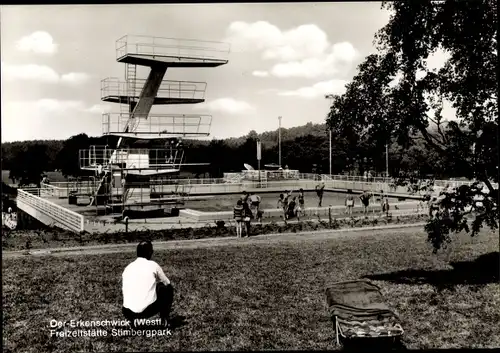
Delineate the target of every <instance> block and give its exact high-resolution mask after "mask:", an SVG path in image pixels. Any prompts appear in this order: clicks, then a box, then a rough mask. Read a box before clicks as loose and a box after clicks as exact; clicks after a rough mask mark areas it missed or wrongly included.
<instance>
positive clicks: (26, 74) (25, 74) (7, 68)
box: [2, 62, 59, 83]
mask: <svg viewBox="0 0 500 353" xmlns="http://www.w3.org/2000/svg"><path fill="white" fill-rule="evenodd" d="M2 77H3V78H5V79H6V80H12V81H14V80H34V81H40V82H47V83H57V82H59V74H58V73H57V72H55V71H54V70H53V69H52V68H50V67H48V66H43V65H35V64H28V65H8V64H5V63H4V62H2Z"/></svg>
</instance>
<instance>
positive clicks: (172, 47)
mask: <svg viewBox="0 0 500 353" xmlns="http://www.w3.org/2000/svg"><path fill="white" fill-rule="evenodd" d="M229 51H230V45H229V44H228V43H222V42H213V41H199V40H191V39H174V38H165V37H153V36H141V35H126V36H123V37H122V38H120V39H118V40H117V41H116V60H117V61H118V62H121V63H127V64H132V65H141V66H150V67H152V66H155V65H159V64H160V65H164V66H168V67H217V66H220V65H224V64H227V63H228V56H229Z"/></svg>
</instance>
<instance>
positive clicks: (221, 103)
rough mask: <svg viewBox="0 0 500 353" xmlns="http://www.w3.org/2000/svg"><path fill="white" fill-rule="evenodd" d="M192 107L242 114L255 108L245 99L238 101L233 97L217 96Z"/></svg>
mask: <svg viewBox="0 0 500 353" xmlns="http://www.w3.org/2000/svg"><path fill="white" fill-rule="evenodd" d="M194 109H196V110H200V109H208V110H212V111H219V112H225V113H231V114H244V113H248V112H251V111H253V110H254V109H255V108H254V107H253V106H252V105H250V104H249V103H247V102H245V101H239V100H236V99H233V98H219V99H216V100H213V101H211V102H209V103H204V104H198V105H196V106H195V107H194Z"/></svg>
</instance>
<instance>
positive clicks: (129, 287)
mask: <svg viewBox="0 0 500 353" xmlns="http://www.w3.org/2000/svg"><path fill="white" fill-rule="evenodd" d="M152 256H153V244H151V242H150V241H148V240H146V241H141V242H140V243H139V245H137V259H136V260H135V261H133V262H132V263H130V264H129V265H128V266H127V267H125V270H124V271H123V274H122V293H123V307H122V313H123V315H124V316H125V318H126V319H127V320H129V321H130V324H131V326H132V327H137V321H136V319H147V318H150V317H152V316H154V315H156V314H158V313H159V314H160V319H161V322H162V325H163V326H165V327H167V326H168V318H169V315H170V310H171V308H172V302H173V299H174V288H173V287H172V284H171V283H170V280H169V279H168V278H167V276H165V273H164V272H163V270H162V268H161V267H160V265H158V264H157V263H156V262H155V261H152V260H151V257H152Z"/></svg>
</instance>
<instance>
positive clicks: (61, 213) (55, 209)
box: [17, 188, 85, 232]
mask: <svg viewBox="0 0 500 353" xmlns="http://www.w3.org/2000/svg"><path fill="white" fill-rule="evenodd" d="M17 191H18V193H17V206H18V207H19V208H20V209H23V204H24V205H27V206H29V207H31V208H33V209H35V210H36V211H38V212H41V213H43V214H44V215H46V216H48V217H50V218H51V219H53V220H54V223H58V224H61V225H62V226H64V227H66V228H68V229H70V230H72V231H74V232H81V231H83V230H84V224H85V223H84V217H83V216H82V215H81V214H78V213H76V212H74V211H71V210H68V209H66V208H64V207H62V206H59V205H57V204H55V203H53V202H51V201H49V200H47V199H43V198H41V197H40V196H41V190H40V189H32V188H31V189H18V190H17Z"/></svg>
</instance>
